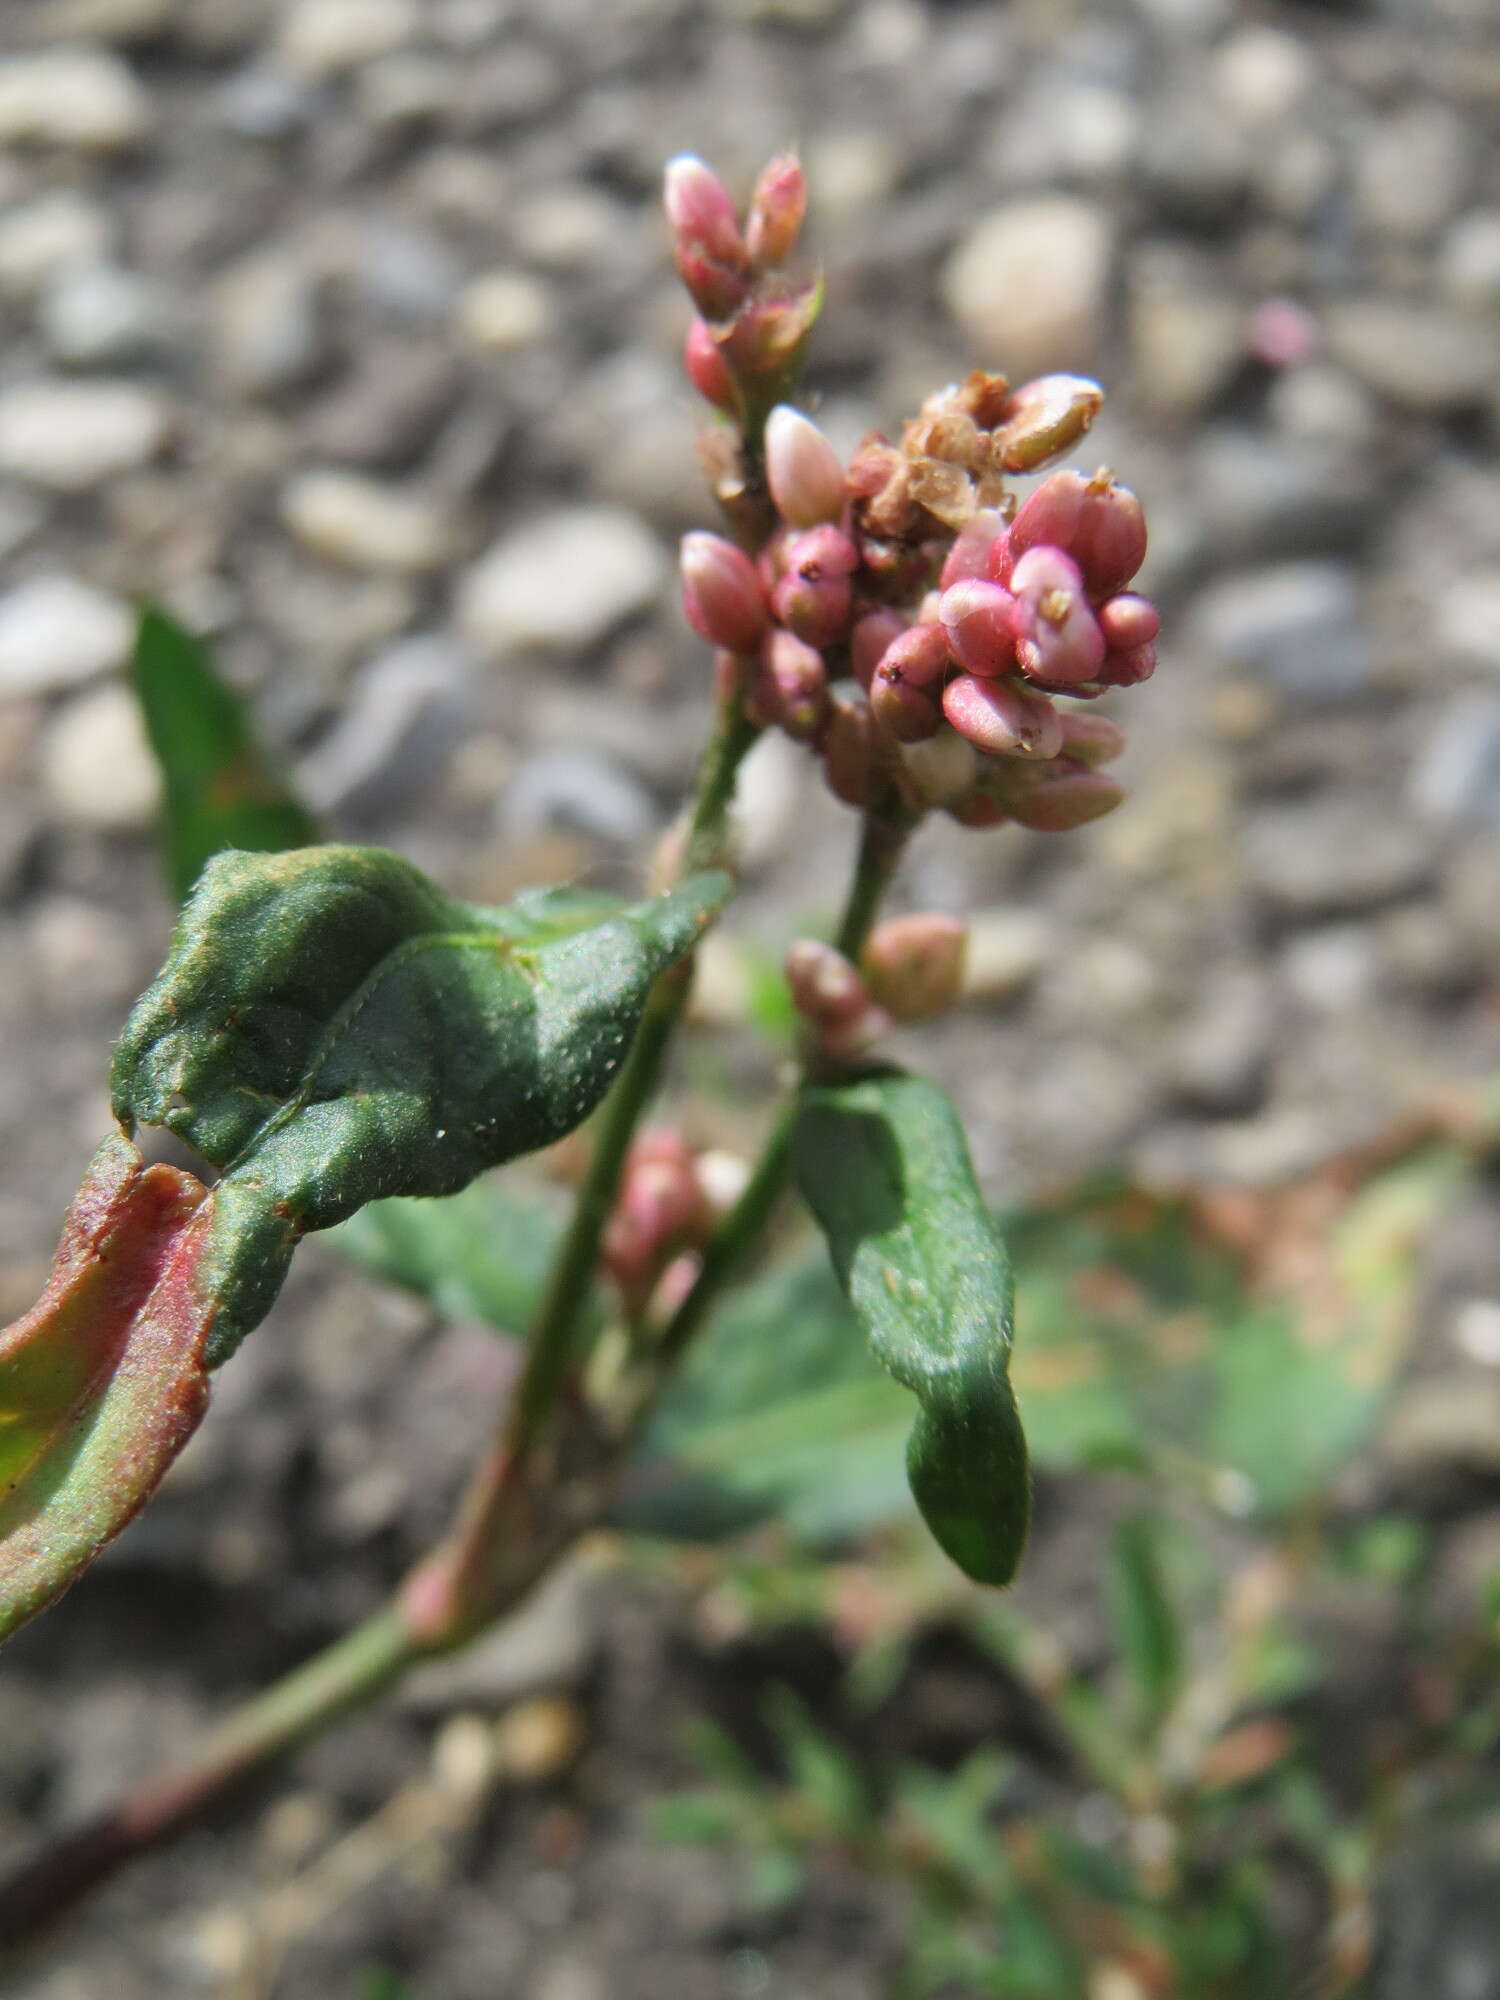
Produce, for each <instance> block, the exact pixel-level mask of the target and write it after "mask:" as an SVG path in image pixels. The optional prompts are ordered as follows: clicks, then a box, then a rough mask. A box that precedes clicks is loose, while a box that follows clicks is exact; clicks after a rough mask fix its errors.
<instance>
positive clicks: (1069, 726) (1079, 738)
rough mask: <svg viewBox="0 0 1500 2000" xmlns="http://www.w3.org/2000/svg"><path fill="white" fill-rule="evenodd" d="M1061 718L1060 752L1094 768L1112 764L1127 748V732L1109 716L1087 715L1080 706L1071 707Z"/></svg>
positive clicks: (1059, 718)
mask: <svg viewBox="0 0 1500 2000" xmlns="http://www.w3.org/2000/svg"><path fill="white" fill-rule="evenodd" d="M1058 720H1059V721H1060V722H1061V723H1062V737H1063V740H1062V752H1061V754H1062V755H1063V756H1064V757H1073V758H1076V759H1077V761H1078V762H1079V763H1080V764H1087V765H1088V766H1089V768H1090V769H1091V770H1092V769H1093V767H1094V766H1095V765H1096V764H1109V763H1112V762H1113V761H1114V759H1115V758H1116V757H1118V756H1120V755H1121V754H1122V752H1123V751H1124V748H1125V732H1124V730H1123V729H1121V727H1120V725H1119V724H1118V723H1117V722H1111V721H1110V719H1109V717H1108V716H1107V715H1085V714H1081V713H1080V712H1079V711H1078V710H1077V709H1068V710H1066V711H1064V712H1062V713H1061V714H1060V715H1059V717H1058Z"/></svg>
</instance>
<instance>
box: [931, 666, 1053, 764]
mask: <svg viewBox="0 0 1500 2000" xmlns="http://www.w3.org/2000/svg"><path fill="white" fill-rule="evenodd" d="M943 713H944V715H946V716H947V718H948V720H949V721H950V722H951V723H952V724H953V727H954V728H955V729H956V730H957V731H958V733H959V735H960V736H963V737H966V738H967V739H968V741H969V742H970V743H972V744H973V745H974V747H975V749H976V750H982V751H984V752H985V753H986V755H988V756H991V757H1055V756H1056V755H1057V753H1058V751H1059V750H1060V749H1061V748H1062V740H1063V732H1062V721H1061V718H1060V717H1059V715H1058V713H1057V710H1056V709H1055V708H1054V707H1053V706H1052V704H1051V702H1050V701H1049V700H1048V699H1047V697H1046V695H1044V694H1038V693H1037V692H1036V690H1035V688H1029V687H1026V686H1024V685H1023V684H1022V683H1021V682H1020V681H1016V680H994V681H985V680H976V679H975V678H974V677H973V675H971V674H966V675H964V677H963V678H962V679H961V680H956V681H950V682H949V683H948V685H947V687H946V688H945V689H944V690H943Z"/></svg>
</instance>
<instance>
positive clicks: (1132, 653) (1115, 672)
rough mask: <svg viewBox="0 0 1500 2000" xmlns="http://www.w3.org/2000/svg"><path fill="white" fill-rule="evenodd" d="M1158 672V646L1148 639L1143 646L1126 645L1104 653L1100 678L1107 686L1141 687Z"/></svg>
mask: <svg viewBox="0 0 1500 2000" xmlns="http://www.w3.org/2000/svg"><path fill="white" fill-rule="evenodd" d="M1155 672H1156V648H1155V646H1154V645H1152V644H1151V642H1150V641H1149V640H1148V641H1147V642H1146V644H1145V645H1143V646H1125V647H1121V648H1118V649H1114V650H1111V651H1110V652H1108V653H1106V654H1105V655H1104V664H1103V666H1101V667H1100V669H1099V678H1100V680H1101V681H1103V682H1104V684H1105V685H1106V686H1107V687H1122V688H1128V687H1139V686H1140V684H1141V682H1142V681H1149V680H1150V678H1151V676H1152V675H1153V674H1154V673H1155Z"/></svg>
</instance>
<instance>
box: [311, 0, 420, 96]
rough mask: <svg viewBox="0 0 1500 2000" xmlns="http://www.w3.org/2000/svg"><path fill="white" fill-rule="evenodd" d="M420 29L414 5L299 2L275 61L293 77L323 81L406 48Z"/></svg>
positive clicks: (373, 0) (372, 0) (404, 1)
mask: <svg viewBox="0 0 1500 2000" xmlns="http://www.w3.org/2000/svg"><path fill="white" fill-rule="evenodd" d="M420 27H421V15H420V13H419V11H418V9H417V7H416V5H415V4H414V0H296V4H294V5H293V6H291V7H288V8H287V9H286V10H285V12H284V14H283V17H282V23H281V32H280V35H279V36H278V38H277V42H276V56H277V60H278V61H279V62H280V63H281V64H282V65H283V66H284V67H285V68H286V69H288V70H290V71H291V72H292V74H293V75H294V76H300V77H307V78H309V79H313V80H317V81H321V80H323V79H325V78H328V77H335V76H342V75H343V74H344V73H345V72H347V71H349V70H352V69H357V68H359V67H360V65H361V64H363V63H367V62H373V61H374V60H375V58H376V57H377V56H384V55H389V54H390V53H391V52H392V51H393V50H395V49H399V48H402V47H404V46H405V44H406V43H407V42H409V41H411V40H413V39H414V38H415V36H416V34H417V32H418V30H419V29H420Z"/></svg>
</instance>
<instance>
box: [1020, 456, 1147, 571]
mask: <svg viewBox="0 0 1500 2000" xmlns="http://www.w3.org/2000/svg"><path fill="white" fill-rule="evenodd" d="M1010 546H1011V551H1012V553H1013V554H1014V555H1016V556H1018V557H1019V556H1021V555H1023V554H1025V553H1026V551H1027V550H1029V549H1034V548H1040V547H1042V546H1048V547H1051V548H1055V549H1063V550H1065V551H1066V552H1067V554H1069V555H1070V556H1072V558H1073V560H1074V562H1076V563H1077V565H1078V567H1079V570H1080V572H1081V573H1082V576H1083V580H1084V584H1085V586H1086V588H1087V590H1088V594H1089V596H1090V597H1092V598H1094V599H1095V600H1098V599H1100V598H1104V597H1113V596H1114V594H1115V592H1116V591H1117V590H1121V589H1123V588H1124V586H1125V585H1126V584H1127V583H1129V581H1130V579H1131V578H1132V577H1133V576H1134V575H1135V573H1136V571H1137V570H1138V569H1139V568H1140V566H1141V564H1142V563H1143V562H1144V561H1145V558H1146V517H1145V515H1144V514H1143V513H1142V512H1141V503H1140V501H1139V500H1137V498H1136V497H1135V495H1134V494H1133V493H1132V492H1131V490H1130V488H1129V487H1128V486H1120V485H1117V484H1116V482H1115V480H1114V478H1113V477H1112V476H1111V474H1110V473H1108V472H1106V471H1100V472H1096V473H1095V474H1094V476H1093V478H1092V479H1085V478H1084V476H1083V474H1082V473H1081V472H1054V473H1053V474H1052V476H1051V477H1050V478H1049V479H1044V480H1043V481H1042V483H1041V485H1040V486H1039V487H1037V489H1036V491H1035V492H1034V493H1033V494H1032V495H1031V496H1030V498H1029V499H1028V500H1027V501H1026V504H1025V505H1024V506H1023V507H1022V509H1021V511H1020V512H1019V513H1018V514H1017V516H1016V518H1015V520H1014V521H1012V522H1011V524H1010ZM1012 587H1014V586H1012Z"/></svg>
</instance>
